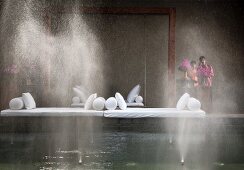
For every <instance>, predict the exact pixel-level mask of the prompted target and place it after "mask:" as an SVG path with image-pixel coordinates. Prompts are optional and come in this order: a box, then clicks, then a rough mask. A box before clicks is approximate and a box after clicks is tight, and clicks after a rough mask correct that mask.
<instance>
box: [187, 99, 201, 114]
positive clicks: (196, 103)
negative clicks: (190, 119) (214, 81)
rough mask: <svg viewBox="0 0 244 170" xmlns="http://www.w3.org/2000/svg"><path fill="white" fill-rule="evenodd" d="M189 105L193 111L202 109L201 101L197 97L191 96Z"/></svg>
mask: <svg viewBox="0 0 244 170" xmlns="http://www.w3.org/2000/svg"><path fill="white" fill-rule="evenodd" d="M187 107H188V109H189V110H191V111H198V110H200V109H201V103H200V101H198V100H197V99H195V98H193V97H191V98H190V99H189V100H188V103H187Z"/></svg>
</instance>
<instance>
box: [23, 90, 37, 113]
mask: <svg viewBox="0 0 244 170" xmlns="http://www.w3.org/2000/svg"><path fill="white" fill-rule="evenodd" d="M22 99H23V101H24V104H25V108H26V109H35V108H36V102H35V100H34V98H33V97H32V95H31V94H30V93H22Z"/></svg>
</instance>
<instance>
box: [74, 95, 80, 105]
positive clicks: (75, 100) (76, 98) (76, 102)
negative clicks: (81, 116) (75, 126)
mask: <svg viewBox="0 0 244 170" xmlns="http://www.w3.org/2000/svg"><path fill="white" fill-rule="evenodd" d="M72 103H74V104H78V103H80V98H79V97H77V96H76V97H73V98H72Z"/></svg>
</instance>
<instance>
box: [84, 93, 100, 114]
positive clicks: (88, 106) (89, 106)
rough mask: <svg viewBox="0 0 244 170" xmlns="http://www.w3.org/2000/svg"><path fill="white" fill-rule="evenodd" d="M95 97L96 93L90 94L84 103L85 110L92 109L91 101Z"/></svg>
mask: <svg viewBox="0 0 244 170" xmlns="http://www.w3.org/2000/svg"><path fill="white" fill-rule="evenodd" d="M96 98H97V93H94V94H91V95H90V96H89V97H88V99H87V100H86V103H85V107H84V109H85V110H92V104H93V101H94V100H95V99H96Z"/></svg>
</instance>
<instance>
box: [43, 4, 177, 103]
mask: <svg viewBox="0 0 244 170" xmlns="http://www.w3.org/2000/svg"><path fill="white" fill-rule="evenodd" d="M69 10H72V8H67V7H62V8H60V7H52V8H49V10H46V16H45V22H46V26H47V29H48V30H50V31H51V15H50V13H51V12H52V11H56V12H59V13H65V12H66V13H67V12H69ZM79 11H80V12H81V13H84V14H113V15H123V14H124V15H125V14H127V15H130V14H131V15H168V16H169V33H168V99H169V101H168V102H169V104H168V105H169V106H170V107H172V106H173V105H174V104H175V95H176V83H175V59H176V58H175V26H176V9H175V8H163V7H154V8H152V7H128V8H118V7H80V8H79ZM70 12H72V11H70ZM47 64H48V61H47ZM49 65H50V63H49ZM49 71H50V70H49ZM44 83H45V86H46V88H47V89H49V88H50V73H48V70H47V71H46V73H45V79H44ZM48 91H49V90H48ZM44 95H45V94H44ZM44 101H45V100H44ZM42 104H43V102H42Z"/></svg>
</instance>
